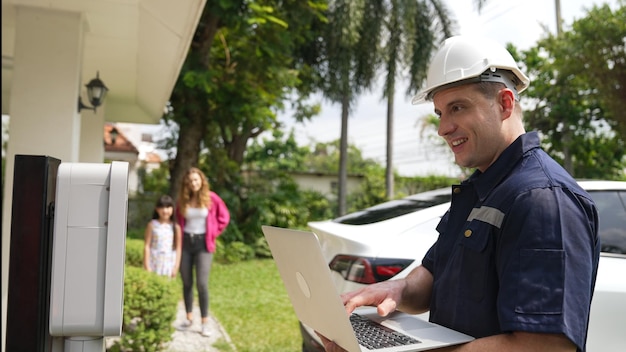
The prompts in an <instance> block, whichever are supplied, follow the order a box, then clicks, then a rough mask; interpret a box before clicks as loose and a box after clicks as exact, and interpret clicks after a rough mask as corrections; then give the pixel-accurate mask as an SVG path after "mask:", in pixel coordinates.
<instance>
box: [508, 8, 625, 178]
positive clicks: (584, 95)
mask: <svg viewBox="0 0 626 352" xmlns="http://www.w3.org/2000/svg"><path fill="white" fill-rule="evenodd" d="M624 14H626V11H625V10H624V7H623V6H622V7H621V8H620V9H619V10H618V11H616V12H615V13H613V12H612V11H611V10H610V8H609V7H608V6H603V7H602V8H598V7H594V8H593V9H592V10H589V12H588V14H587V16H586V17H585V18H583V19H580V20H578V21H575V22H574V24H573V26H572V29H571V30H570V31H565V32H564V33H562V35H561V36H558V37H557V36H552V35H550V36H547V37H546V38H545V39H542V40H541V41H539V42H538V44H537V46H536V47H534V48H531V49H529V50H527V51H525V52H523V53H521V54H518V53H517V52H516V51H515V50H513V54H514V56H518V57H520V59H521V62H522V65H526V68H527V71H528V73H529V75H530V76H531V78H532V84H531V85H530V87H529V89H528V91H527V92H526V93H525V94H524V95H525V96H527V97H529V98H531V99H528V100H527V101H528V102H529V103H530V104H531V105H532V108H531V109H529V110H528V111H527V112H526V113H525V115H524V116H525V123H526V125H527V128H528V129H529V130H539V131H541V135H542V139H543V141H542V144H543V147H544V149H546V151H547V152H548V153H549V154H550V155H551V156H552V157H553V158H555V159H556V160H557V161H559V162H560V163H562V164H563V165H565V166H566V168H567V169H568V171H569V172H570V173H572V174H573V175H574V176H575V177H577V178H606V179H615V178H618V177H620V176H621V175H623V172H624V171H623V170H624V168H625V167H626V142H625V140H624V138H623V136H624V134H623V133H620V132H619V125H618V120H619V118H621V116H624V113H623V111H624V109H626V107H622V108H620V109H621V110H620V111H618V112H617V113H616V111H615V108H614V107H612V105H611V104H612V103H611V104H608V103H607V98H608V100H609V101H611V102H613V101H616V100H617V101H621V102H623V101H624V100H623V99H618V97H617V96H616V94H617V95H620V94H621V96H622V97H623V94H624V93H623V90H624V89H625V88H624V86H625V85H626V66H625V65H626V57H625V56H624V45H625V43H624V41H623V38H624V37H625V35H626V24H625V23H626V21H625V20H626V19H625V18H623V17H624ZM599 18H601V19H602V20H598V19H599ZM590 26H591V27H592V28H593V31H592V30H591V28H590ZM598 31H599V32H600V33H605V32H611V33H606V36H605V35H603V34H601V35H598V33H597V32H598ZM612 32H616V33H615V34H616V36H614V35H613V33H612ZM510 48H511V47H510ZM598 79H600V80H604V81H605V82H604V83H607V82H608V84H609V86H611V87H612V88H610V89H609V88H607V86H606V85H605V84H604V83H602V84H600V83H599V82H598ZM620 80H621V81H620ZM600 87H604V88H602V89H601V88H600ZM620 91H621V92H622V93H620ZM620 104H621V103H620ZM618 110H619V109H618Z"/></svg>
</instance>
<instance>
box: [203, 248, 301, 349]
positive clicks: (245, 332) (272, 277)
mask: <svg viewBox="0 0 626 352" xmlns="http://www.w3.org/2000/svg"><path fill="white" fill-rule="evenodd" d="M210 286H211V287H210V290H211V314H212V315H214V316H215V317H216V318H217V319H218V320H219V321H220V323H221V324H222V326H223V327H224V329H225V330H226V331H227V332H228V335H229V336H230V338H231V340H232V341H233V343H234V344H235V347H236V348H237V351H239V352H275V351H300V350H301V349H302V337H301V336H300V330H299V329H298V319H297V317H296V315H295V313H294V311H293V307H292V306H291V302H290V301H289V298H288V297H287V292H286V290H285V286H284V285H283V282H282V280H281V279H280V276H279V274H278V270H277V268H276V265H275V263H274V261H273V260H271V259H264V260H250V261H245V262H238V263H235V264H227V265H225V264H220V263H214V265H213V267H212V269H211V282H210Z"/></svg>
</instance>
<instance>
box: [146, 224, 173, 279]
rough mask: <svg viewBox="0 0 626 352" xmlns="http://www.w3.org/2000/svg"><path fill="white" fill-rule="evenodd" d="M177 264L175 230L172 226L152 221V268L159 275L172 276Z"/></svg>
mask: <svg viewBox="0 0 626 352" xmlns="http://www.w3.org/2000/svg"><path fill="white" fill-rule="evenodd" d="M175 263H176V251H175V250H174V228H173V227H172V224H171V223H170V224H162V223H160V222H159V221H158V220H156V219H153V220H152V241H151V242H150V268H151V269H152V272H154V273H157V274H159V275H166V276H171V275H172V271H173V270H174V264H175Z"/></svg>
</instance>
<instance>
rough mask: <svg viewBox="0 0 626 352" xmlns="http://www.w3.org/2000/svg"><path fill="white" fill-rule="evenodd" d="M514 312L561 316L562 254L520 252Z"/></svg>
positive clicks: (559, 252) (548, 251)
mask: <svg viewBox="0 0 626 352" xmlns="http://www.w3.org/2000/svg"><path fill="white" fill-rule="evenodd" d="M519 270H520V272H519V278H520V279H519V280H518V289H517V301H516V305H515V311H516V312H518V313H525V314H561V313H562V307H563V285H564V278H565V274H564V270H565V253H564V251H563V250H560V249H521V250H520V264H519Z"/></svg>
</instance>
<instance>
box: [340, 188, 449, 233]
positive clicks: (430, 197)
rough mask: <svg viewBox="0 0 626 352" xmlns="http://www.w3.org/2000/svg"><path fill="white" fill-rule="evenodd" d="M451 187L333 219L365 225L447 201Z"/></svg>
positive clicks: (342, 222) (341, 222) (344, 222)
mask: <svg viewBox="0 0 626 352" xmlns="http://www.w3.org/2000/svg"><path fill="white" fill-rule="evenodd" d="M450 199H451V189H450V188H441V189H437V190H433V191H428V192H423V193H418V194H414V195H412V196H408V197H406V198H403V199H397V200H391V201H388V202H385V203H382V204H378V205H375V206H373V207H370V208H366V209H363V210H361V211H357V212H354V213H350V214H347V215H344V216H341V217H338V218H335V219H334V220H333V221H334V222H337V223H340V224H347V225H366V224H372V223H375V222H379V221H384V220H387V219H391V218H395V217H397V216H401V215H405V214H409V213H412V212H414V211H417V210H420V209H425V208H429V207H432V206H435V205H439V204H443V203H447V202H449V201H450Z"/></svg>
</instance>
